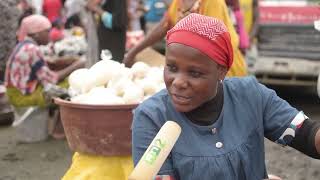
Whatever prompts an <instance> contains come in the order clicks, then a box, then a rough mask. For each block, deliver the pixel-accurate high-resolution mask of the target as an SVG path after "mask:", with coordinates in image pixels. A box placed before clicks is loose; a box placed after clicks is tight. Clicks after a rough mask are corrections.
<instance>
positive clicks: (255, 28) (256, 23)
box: [249, 0, 260, 43]
mask: <svg viewBox="0 0 320 180" xmlns="http://www.w3.org/2000/svg"><path fill="white" fill-rule="evenodd" d="M259 16H260V13H259V1H258V0H253V17H252V18H253V19H252V22H253V24H252V29H251V32H250V35H249V36H250V42H251V43H252V42H253V40H254V39H255V38H256V37H257V35H258V30H259Z"/></svg>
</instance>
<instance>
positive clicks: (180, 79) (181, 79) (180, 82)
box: [172, 73, 188, 89]
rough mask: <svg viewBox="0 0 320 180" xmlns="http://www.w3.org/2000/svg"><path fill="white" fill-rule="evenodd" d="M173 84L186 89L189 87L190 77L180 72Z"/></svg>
mask: <svg viewBox="0 0 320 180" xmlns="http://www.w3.org/2000/svg"><path fill="white" fill-rule="evenodd" d="M172 85H173V86H174V87H175V88H177V89H185V88H187V87H188V79H187V78H186V76H184V75H183V74H182V73H178V74H176V76H175V77H174V79H173V81H172Z"/></svg>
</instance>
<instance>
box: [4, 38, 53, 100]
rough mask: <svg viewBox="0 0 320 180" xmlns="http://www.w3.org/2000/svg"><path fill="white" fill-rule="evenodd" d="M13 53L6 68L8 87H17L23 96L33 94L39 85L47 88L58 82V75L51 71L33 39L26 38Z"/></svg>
mask: <svg viewBox="0 0 320 180" xmlns="http://www.w3.org/2000/svg"><path fill="white" fill-rule="evenodd" d="M22 43H23V44H22ZM13 52H14V53H13V54H11V56H10V58H9V60H8V62H7V67H6V77H5V84H6V86H7V87H15V88H17V89H19V90H20V92H21V93H22V94H31V93H32V92H34V91H35V89H36V88H37V85H38V84H42V85H43V86H44V87H46V86H47V85H48V84H56V83H57V82H58V80H59V77H58V74H57V73H55V72H54V71H51V70H50V69H49V67H48V65H47V64H46V62H45V61H44V59H43V55H42V53H41V51H40V49H39V46H37V45H36V44H35V42H33V41H32V40H31V39H29V38H26V40H25V41H24V42H20V43H19V44H18V45H17V46H16V47H15V49H14V51H13Z"/></svg>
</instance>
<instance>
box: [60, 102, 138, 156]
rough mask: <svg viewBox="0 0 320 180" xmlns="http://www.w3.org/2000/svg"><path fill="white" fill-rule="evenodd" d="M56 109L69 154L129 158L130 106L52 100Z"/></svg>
mask: <svg viewBox="0 0 320 180" xmlns="http://www.w3.org/2000/svg"><path fill="white" fill-rule="evenodd" d="M54 102H55V103H56V104H58V105H59V108H60V115H61V120H62V124H63V127H64V130H65V134H66V137H67V141H68V144H69V147H70V149H71V150H73V151H77V152H82V153H89V154H96V155H104V156H116V155H130V154H131V129H130V128H131V122H132V116H133V114H132V110H133V109H134V108H136V107H137V106H138V104H132V105H84V104H76V103H72V102H70V101H65V100H62V99H59V98H56V99H54Z"/></svg>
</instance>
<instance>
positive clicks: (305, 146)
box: [289, 119, 320, 159]
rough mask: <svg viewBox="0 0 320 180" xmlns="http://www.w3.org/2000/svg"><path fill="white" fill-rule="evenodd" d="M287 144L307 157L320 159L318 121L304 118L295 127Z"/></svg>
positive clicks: (319, 128) (319, 124)
mask: <svg viewBox="0 0 320 180" xmlns="http://www.w3.org/2000/svg"><path fill="white" fill-rule="evenodd" d="M289 145H290V146H291V147H293V148H295V149H296V150H298V151H300V152H302V153H303V154H306V155H308V156H309V157H312V158H315V159H320V122H319V121H314V120H311V119H307V120H305V121H304V122H303V124H302V125H301V126H300V127H299V128H297V129H296V133H295V137H294V138H293V139H292V141H291V143H290V144H289Z"/></svg>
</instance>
